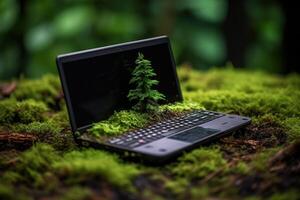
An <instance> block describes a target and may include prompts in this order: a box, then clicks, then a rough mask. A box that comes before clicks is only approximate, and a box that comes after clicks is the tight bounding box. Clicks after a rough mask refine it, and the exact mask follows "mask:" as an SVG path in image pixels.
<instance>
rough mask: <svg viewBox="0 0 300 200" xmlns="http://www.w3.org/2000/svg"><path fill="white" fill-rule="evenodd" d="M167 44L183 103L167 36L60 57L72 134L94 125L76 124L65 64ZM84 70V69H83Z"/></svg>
mask: <svg viewBox="0 0 300 200" xmlns="http://www.w3.org/2000/svg"><path fill="white" fill-rule="evenodd" d="M165 43H166V44H167V45H168V49H169V53H170V59H171V64H172V71H173V76H174V78H175V81H176V87H177V95H178V101H182V100H183V98H182V93H181V89H180V85H179V81H178V77H177V72H176V64H175V60H174V56H173V53H172V49H171V45H170V41H169V38H168V37H167V36H159V37H154V38H149V39H144V40H137V41H133V42H127V43H121V44H116V45H111V46H105V47H100V48H94V49H88V50H83V51H78V52H73V53H68V54H62V55H58V56H57V57H56V64H57V68H58V72H59V76H60V80H61V84H62V88H63V92H64V96H65V101H66V105H67V110H68V115H69V121H70V123H71V129H72V132H73V133H75V132H77V131H79V132H82V131H84V130H86V129H87V128H89V127H90V126H92V123H90V124H88V125H85V126H81V127H78V126H77V124H76V120H75V117H76V116H75V113H74V110H73V106H72V100H71V98H70V94H69V91H68V83H67V80H66V76H65V74H64V70H63V63H64V62H71V61H76V60H81V59H86V58H91V57H95V56H101V55H106V54H110V53H116V52H122V51H127V50H132V49H137V48H143V47H149V46H154V45H159V44H165ZM82 70H84V69H82Z"/></svg>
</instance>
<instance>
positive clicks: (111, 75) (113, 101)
mask: <svg viewBox="0 0 300 200" xmlns="http://www.w3.org/2000/svg"><path fill="white" fill-rule="evenodd" d="M137 43H139V42H137ZM140 43H143V41H140ZM125 46H126V43H125ZM121 47H122V45H120V46H118V47H114V46H112V47H111V48H104V49H103V50H101V49H98V50H97V49H96V50H95V51H94V52H93V50H91V51H90V53H89V51H88V52H84V53H80V52H79V53H74V54H71V55H66V57H68V59H65V60H63V59H61V61H59V59H60V58H63V57H64V56H60V58H58V63H59V67H60V72H61V73H60V75H61V76H64V77H63V79H64V81H63V86H64V92H65V95H68V97H67V98H66V100H67V104H68V109H71V110H72V112H71V113H70V112H69V113H70V115H71V116H70V117H71V118H72V120H71V124H72V123H73V124H72V129H73V131H75V130H76V129H78V128H80V127H86V126H88V125H91V124H92V123H94V122H97V121H100V120H103V119H107V118H108V117H109V116H110V115H112V114H113V113H114V111H118V110H122V109H130V108H131V106H132V103H131V102H129V101H128V98H127V94H128V92H129V90H130V89H131V88H132V87H133V86H132V85H129V80H130V78H131V72H132V70H133V69H134V67H135V66H136V64H135V60H136V58H137V56H138V53H139V52H140V53H142V54H144V58H145V59H147V60H150V61H151V64H152V67H153V69H154V72H155V73H156V74H157V76H156V77H155V79H156V80H158V81H159V84H158V85H156V86H154V89H157V90H158V91H159V92H161V93H163V94H164V95H165V96H166V100H165V101H162V102H159V103H162V104H164V103H171V102H175V101H180V100H181V99H182V97H181V92H180V88H179V85H178V81H177V75H176V71H175V66H174V62H173V56H172V52H171V50H170V47H169V43H168V40H164V42H159V43H156V44H154V45H153V44H152V43H151V42H147V43H146V44H145V45H143V46H141V45H135V44H130V45H127V46H126V48H123V49H122V48H121ZM66 91H67V92H66Z"/></svg>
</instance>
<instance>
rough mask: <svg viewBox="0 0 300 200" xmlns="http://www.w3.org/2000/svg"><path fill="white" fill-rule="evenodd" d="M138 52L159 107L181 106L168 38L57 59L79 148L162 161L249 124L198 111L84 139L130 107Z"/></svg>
mask: <svg viewBox="0 0 300 200" xmlns="http://www.w3.org/2000/svg"><path fill="white" fill-rule="evenodd" d="M138 53H142V54H143V55H144V56H145V58H147V59H148V60H150V61H151V63H152V65H153V69H154V71H155V73H156V74H157V76H156V77H155V78H156V79H157V80H158V81H159V84H158V85H157V88H156V89H157V90H158V91H159V92H160V93H162V94H164V95H165V97H166V99H165V101H164V102H163V103H175V102H179V101H182V94H181V90H180V85H179V82H178V78H177V73H176V65H175V62H174V58H173V54H172V50H171V45H170V41H169V39H168V37H167V36H160V37H155V38H150V39H145V40H139V41H134V42H128V43H123V44H118V45H112V46H106V47H101V48H96V49H90V50H84V51H79V52H74V53H69V54H64V55H59V56H58V57H57V60H56V61H57V66H58V71H59V75H60V79H61V83H62V87H63V91H64V94H65V100H66V104H67V108H68V113H69V119H70V123H71V127H72V131H73V135H74V138H75V140H76V141H77V142H78V143H80V144H84V145H90V146H93V147H99V148H106V149H110V150H115V151H118V152H124V153H125V152H126V155H128V154H129V155H134V156H136V157H140V158H142V159H146V160H152V161H155V162H163V161H166V160H169V159H170V158H172V157H174V156H177V155H179V154H180V153H182V152H183V151H185V150H188V149H191V148H193V147H195V146H197V145H199V144H203V143H204V142H207V141H211V140H212V139H215V138H218V137H221V136H223V135H224V134H226V133H229V132H231V131H233V130H236V129H238V128H240V127H243V126H245V125H247V124H249V123H250V121H251V119H250V118H248V117H244V116H238V115H231V114H224V113H219V112H214V111H206V110H196V111H192V112H188V113H186V114H184V115H182V116H180V117H174V118H171V119H167V120H165V121H161V122H157V123H155V124H152V125H150V126H148V127H145V128H143V129H138V130H134V131H131V132H127V133H125V134H122V135H120V136H118V137H113V138H109V139H107V140H106V141H103V142H100V141H99V140H96V139H93V138H91V137H89V136H88V137H87V135H86V134H85V132H86V130H87V129H88V128H90V127H91V126H92V125H93V123H95V122H99V121H101V120H105V119H107V118H109V117H110V116H111V115H112V114H113V113H114V112H115V111H118V110H126V109H130V108H131V106H132V105H131V103H130V102H129V101H128V98H127V94H128V92H129V89H130V86H129V80H130V77H131V73H130V70H129V69H130V68H132V66H134V65H135V63H134V62H135V59H136V57H137V55H138Z"/></svg>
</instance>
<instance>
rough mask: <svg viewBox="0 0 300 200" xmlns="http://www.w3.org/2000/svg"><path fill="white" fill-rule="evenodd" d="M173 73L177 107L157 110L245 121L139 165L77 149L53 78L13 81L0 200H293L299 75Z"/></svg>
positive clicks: (119, 116) (136, 121) (108, 127)
mask: <svg viewBox="0 0 300 200" xmlns="http://www.w3.org/2000/svg"><path fill="white" fill-rule="evenodd" d="M178 73H179V79H180V82H181V87H182V90H183V96H184V99H185V101H184V102H183V103H182V104H176V105H168V106H162V107H160V111H161V113H166V112H169V111H167V110H171V113H176V112H181V111H184V110H189V109H196V108H197V109H199V108H200V109H201V108H205V109H208V110H216V111H221V112H227V113H236V114H241V115H246V116H249V117H251V118H252V119H253V123H252V124H251V125H250V126H248V127H247V128H245V129H244V130H241V131H237V132H235V133H233V134H231V135H229V136H227V137H225V138H222V139H220V140H218V141H215V142H213V143H211V144H207V145H205V146H201V147H199V148H197V149H195V150H193V151H190V152H186V153H185V154H184V155H182V156H181V157H179V158H178V159H177V160H175V161H174V162H172V163H169V164H167V165H164V166H160V167H153V166H147V165H144V164H141V163H133V162H129V161H126V160H122V159H121V158H119V156H118V155H116V154H114V153H110V152H106V151H102V150H96V149H88V148H80V147H78V146H77V145H76V144H75V142H74V141H73V138H72V134H71V131H70V127H69V123H68V117H67V114H66V108H65V104H64V101H63V99H62V96H61V89H60V86H59V80H58V77H56V76H51V75H48V76H45V77H43V78H41V79H38V80H26V79H22V80H20V81H17V88H16V90H15V91H13V92H12V93H11V94H10V97H5V98H4V97H3V99H1V100H0V199H212V198H217V199H241V198H244V199H299V198H300V190H299V188H300V167H299V166H300V159H299V150H298V149H299V147H300V142H299V140H300V127H299V124H300V104H299V102H300V76H299V75H295V74H292V75H288V76H284V77H283V76H278V75H269V74H265V73H262V72H252V71H251V72H249V71H242V70H235V69H233V68H232V67H227V68H225V69H212V70H210V71H207V72H196V71H194V70H192V69H190V68H189V67H187V66H184V67H182V68H179V69H178ZM0 92H1V91H0ZM0 97H1V93H0ZM157 117H164V115H160V116H157ZM151 120H155V119H153V118H151V116H149V115H146V114H140V113H136V112H133V111H121V112H118V113H115V114H114V115H113V116H112V117H111V118H109V119H108V120H106V121H103V122H100V123H97V124H96V125H95V126H94V128H93V129H92V130H91V133H93V134H94V135H96V136H97V135H99V134H102V133H104V134H106V135H114V134H116V133H121V132H123V131H126V130H129V129H132V128H139V127H142V126H144V125H146V124H147V123H149V122H151Z"/></svg>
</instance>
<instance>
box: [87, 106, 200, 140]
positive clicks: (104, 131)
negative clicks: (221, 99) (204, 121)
mask: <svg viewBox="0 0 300 200" xmlns="http://www.w3.org/2000/svg"><path fill="white" fill-rule="evenodd" d="M195 109H203V107H202V106H200V105H199V104H198V103H196V102H189V101H185V102H183V103H175V104H169V105H162V106H159V107H158V108H157V109H156V111H155V113H154V112H150V113H147V112H144V113H141V112H137V111H134V110H122V111H119V112H115V113H114V114H113V115H112V116H111V117H109V118H108V119H107V120H103V121H100V122H98V123H95V124H94V125H93V126H92V127H91V128H90V129H89V130H88V133H90V134H92V135H94V136H98V137H99V136H116V135H120V134H124V133H126V132H127V131H129V130H134V129H138V128H142V127H145V126H147V125H150V124H151V123H154V122H157V121H158V120H161V119H165V118H170V117H172V116H176V115H180V114H181V113H184V112H186V111H191V110H195Z"/></svg>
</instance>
